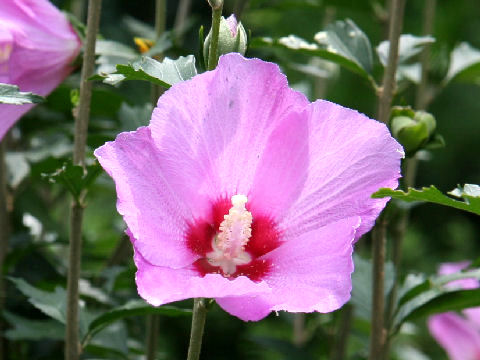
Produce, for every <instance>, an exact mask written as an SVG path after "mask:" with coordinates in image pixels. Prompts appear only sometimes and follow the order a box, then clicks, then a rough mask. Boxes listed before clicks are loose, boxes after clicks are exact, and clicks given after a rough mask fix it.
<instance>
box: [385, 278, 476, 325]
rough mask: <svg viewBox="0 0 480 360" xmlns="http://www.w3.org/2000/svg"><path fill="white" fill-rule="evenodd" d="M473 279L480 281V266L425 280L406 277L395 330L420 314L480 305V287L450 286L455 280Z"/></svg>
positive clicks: (401, 292)
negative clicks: (463, 288)
mask: <svg viewBox="0 0 480 360" xmlns="http://www.w3.org/2000/svg"><path fill="white" fill-rule="evenodd" d="M472 278H473V279H477V280H480V269H475V270H470V271H462V272H457V273H454V274H448V275H437V276H432V277H430V278H428V279H426V280H423V281H422V278H421V277H418V276H413V277H411V276H409V277H407V281H406V284H405V285H404V287H403V288H402V290H401V291H400V296H399V301H398V308H397V310H396V312H395V316H394V321H393V330H394V331H397V330H398V329H399V328H400V326H401V325H402V324H403V323H404V322H405V321H409V320H412V319H415V318H418V317H421V316H426V315H431V314H436V313H441V312H447V311H455V310H462V309H466V308H470V307H476V306H479V305H480V289H474V290H471V289H470V290H462V289H458V288H455V287H452V286H451V285H448V284H449V283H451V282H452V281H455V280H461V279H472Z"/></svg>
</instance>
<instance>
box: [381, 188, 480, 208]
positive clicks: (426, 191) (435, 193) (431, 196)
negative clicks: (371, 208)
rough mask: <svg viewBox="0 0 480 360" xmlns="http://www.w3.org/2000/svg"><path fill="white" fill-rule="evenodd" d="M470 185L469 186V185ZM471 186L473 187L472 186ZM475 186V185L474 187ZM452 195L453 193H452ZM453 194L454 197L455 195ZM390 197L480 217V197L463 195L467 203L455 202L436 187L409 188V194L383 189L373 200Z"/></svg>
mask: <svg viewBox="0 0 480 360" xmlns="http://www.w3.org/2000/svg"><path fill="white" fill-rule="evenodd" d="M467 185H468V184H467ZM470 186H471V185H470ZM474 186H475V185H474ZM454 192H455V190H454ZM451 194H452V193H451ZM455 194H456V193H455ZM455 194H453V195H455ZM387 196H390V197H392V198H394V199H399V200H403V201H407V202H413V201H426V202H431V203H434V204H440V205H445V206H450V207H453V208H456V209H460V210H465V211H469V212H472V213H474V214H477V215H480V197H478V196H470V195H467V194H465V193H461V194H460V196H461V197H462V198H463V199H464V200H465V201H458V200H454V199H452V198H451V197H448V196H446V195H444V194H442V193H441V192H440V191H439V190H438V189H437V188H436V187H435V186H433V185H431V186H430V187H428V188H427V187H424V188H422V189H421V190H417V189H413V188H408V192H406V193H405V192H404V191H402V190H392V189H389V188H382V189H380V190H378V191H377V192H376V193H374V194H373V195H372V197H373V198H375V199H379V198H383V197H387Z"/></svg>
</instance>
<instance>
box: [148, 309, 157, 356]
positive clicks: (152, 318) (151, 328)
mask: <svg viewBox="0 0 480 360" xmlns="http://www.w3.org/2000/svg"><path fill="white" fill-rule="evenodd" d="M159 320H160V319H159V317H158V315H149V316H148V318H147V347H146V351H145V355H146V358H147V360H155V356H156V354H157V339H158V327H159Z"/></svg>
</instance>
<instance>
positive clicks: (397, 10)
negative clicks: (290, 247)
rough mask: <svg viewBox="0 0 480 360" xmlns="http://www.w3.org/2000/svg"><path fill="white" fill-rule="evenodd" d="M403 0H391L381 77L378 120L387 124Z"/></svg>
mask: <svg viewBox="0 0 480 360" xmlns="http://www.w3.org/2000/svg"><path fill="white" fill-rule="evenodd" d="M404 9H405V0H392V4H391V7H390V26H389V35H388V41H389V43H390V50H389V53H388V60H387V66H386V67H385V73H384V75H383V83H382V89H381V91H380V96H379V104H378V120H379V121H381V122H383V123H384V124H386V123H388V119H389V116H390V107H391V104H392V99H393V93H394V91H395V74H396V72H397V63H398V43H399V39H400V34H401V32H402V27H403V12H404Z"/></svg>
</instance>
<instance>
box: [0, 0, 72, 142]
mask: <svg viewBox="0 0 480 360" xmlns="http://www.w3.org/2000/svg"><path fill="white" fill-rule="evenodd" d="M80 46H81V43H80V39H79V38H78V36H77V35H76V33H75V31H74V30H73V29H72V27H71V25H70V23H69V22H68V21H67V19H66V17H65V15H63V14H62V13H61V12H60V11H59V10H58V9H57V8H56V7H55V6H53V5H52V4H51V3H50V2H49V1H48V0H2V3H1V6H0V83H7V84H14V85H17V86H19V87H20V90H21V91H29V92H33V93H35V94H38V95H42V96H46V95H48V94H49V93H50V92H51V91H52V90H53V89H54V88H55V87H56V86H58V84H60V83H61V82H62V81H63V79H65V77H66V76H67V75H68V74H69V73H70V72H71V70H72V67H71V66H70V63H71V62H72V61H73V60H74V59H75V57H76V56H77V54H78V52H79V51H80ZM32 107H33V105H7V104H0V113H1V119H0V140H1V139H2V138H3V136H4V135H5V133H6V132H7V131H8V129H10V127H11V126H12V125H13V124H14V123H15V122H16V121H17V120H18V119H19V118H20V117H21V116H22V115H23V114H25V113H26V112H27V111H28V110H30V109H31V108H32Z"/></svg>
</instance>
